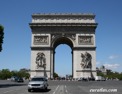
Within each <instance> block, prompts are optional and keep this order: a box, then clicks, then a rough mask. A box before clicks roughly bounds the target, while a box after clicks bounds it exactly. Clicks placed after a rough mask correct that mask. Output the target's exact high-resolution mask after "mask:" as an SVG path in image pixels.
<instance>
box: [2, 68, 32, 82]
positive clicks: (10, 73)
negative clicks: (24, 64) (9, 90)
mask: <svg viewBox="0 0 122 94" xmlns="http://www.w3.org/2000/svg"><path fill="white" fill-rule="evenodd" d="M12 76H17V77H22V78H25V79H29V77H30V74H29V72H28V70H27V69H26V71H25V70H19V71H16V70H14V71H10V70H9V69H2V70H1V71H0V79H3V80H4V79H8V78H11V77H12Z"/></svg>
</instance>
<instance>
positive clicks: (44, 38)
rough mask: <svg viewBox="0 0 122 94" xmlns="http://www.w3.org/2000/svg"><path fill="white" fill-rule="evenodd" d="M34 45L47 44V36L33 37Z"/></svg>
mask: <svg viewBox="0 0 122 94" xmlns="http://www.w3.org/2000/svg"><path fill="white" fill-rule="evenodd" d="M34 44H35V45H39V44H48V36H34Z"/></svg>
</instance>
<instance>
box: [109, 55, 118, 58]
mask: <svg viewBox="0 0 122 94" xmlns="http://www.w3.org/2000/svg"><path fill="white" fill-rule="evenodd" d="M118 57H119V56H117V55H111V56H109V57H108V58H109V59H116V58H118Z"/></svg>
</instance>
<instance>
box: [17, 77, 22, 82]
mask: <svg viewBox="0 0 122 94" xmlns="http://www.w3.org/2000/svg"><path fill="white" fill-rule="evenodd" d="M16 81H17V82H24V80H23V78H21V77H18V78H17V80H16Z"/></svg>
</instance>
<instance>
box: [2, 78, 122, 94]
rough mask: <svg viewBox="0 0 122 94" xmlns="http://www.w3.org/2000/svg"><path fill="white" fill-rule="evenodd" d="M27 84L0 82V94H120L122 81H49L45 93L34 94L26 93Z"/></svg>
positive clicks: (36, 92)
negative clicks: (103, 90)
mask: <svg viewBox="0 0 122 94" xmlns="http://www.w3.org/2000/svg"><path fill="white" fill-rule="evenodd" d="M27 83H28V82H27V81H26V82H24V83H16V82H11V81H5V80H3V81H1V80H0V94H122V81H103V82H96V81H93V82H77V81H49V87H48V90H47V91H34V92H28V91H27ZM91 89H107V90H108V89H117V92H90V90H91Z"/></svg>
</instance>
